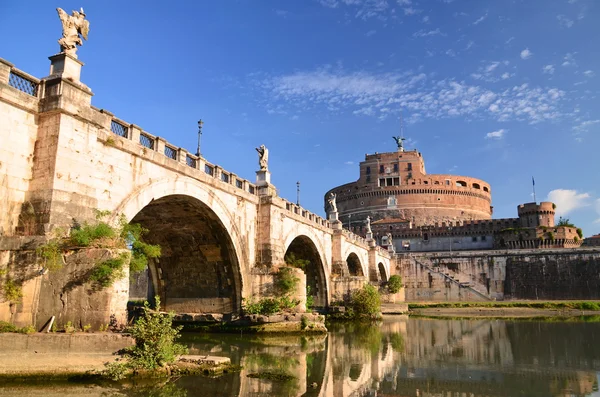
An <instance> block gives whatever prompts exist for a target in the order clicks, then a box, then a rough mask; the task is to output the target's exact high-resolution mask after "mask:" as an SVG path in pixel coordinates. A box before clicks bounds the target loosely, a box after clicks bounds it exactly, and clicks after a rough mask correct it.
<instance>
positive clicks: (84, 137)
mask: <svg viewBox="0 0 600 397" xmlns="http://www.w3.org/2000/svg"><path fill="white" fill-rule="evenodd" d="M50 59H51V63H52V64H51V69H50V75H49V76H48V77H45V78H43V79H38V78H35V77H33V76H31V75H29V74H27V73H25V72H23V71H21V70H19V69H17V68H15V67H14V65H12V64H11V63H9V62H7V61H5V60H2V59H0V115H1V117H2V120H3V122H2V123H1V125H0V138H1V139H2V142H3V145H2V148H0V169H1V170H2V173H1V175H2V176H0V178H2V179H1V180H0V197H2V201H1V203H0V210H1V212H2V214H3V216H2V218H0V253H2V255H1V256H0V267H6V268H8V270H9V272H10V269H11V266H12V267H19V266H23V265H22V264H20V265H19V264H17V263H15V258H17V257H19V255H17V252H23V251H24V250H26V249H29V250H30V251H31V247H32V246H31V241H32V240H31V238H33V237H36V236H38V237H44V236H45V237H48V236H50V235H51V233H52V231H53V230H54V229H56V228H58V227H63V228H69V227H70V226H71V225H72V224H73V222H74V221H75V222H79V223H81V222H85V221H89V220H92V219H93V218H94V210H95V209H99V210H108V211H110V212H111V213H112V214H113V215H112V216H113V220H115V219H116V217H118V216H120V215H121V214H123V215H124V216H125V217H126V219H127V221H130V222H136V223H140V224H141V225H142V226H144V227H145V228H147V229H148V230H149V233H148V237H147V240H149V241H148V242H149V243H153V244H159V245H160V246H161V248H162V255H161V257H160V259H159V260H156V261H155V262H153V263H152V264H151V266H150V267H149V268H150V272H149V274H150V280H151V282H150V285H151V288H150V289H151V290H152V292H153V293H156V294H158V295H159V296H160V297H161V299H162V301H163V303H164V304H165V305H166V308H167V309H172V310H175V311H176V312H187V313H190V312H191V313H200V312H211V313H237V312H239V311H240V309H241V304H242V299H243V298H251V297H260V296H262V295H264V288H262V284H264V282H265V281H264V275H265V274H269V273H270V272H271V273H272V270H273V269H276V268H277V267H279V266H282V265H284V258H285V256H286V255H288V254H290V253H294V254H295V255H296V257H299V258H302V259H307V260H309V261H310V265H309V266H308V267H307V268H306V269H305V273H306V283H307V285H309V286H310V287H311V289H310V290H311V291H312V294H313V295H314V297H313V298H314V301H315V306H318V307H327V306H328V305H329V304H330V302H332V301H333V300H335V299H337V297H341V295H343V294H345V293H347V292H348V291H349V290H350V289H352V288H356V287H357V286H359V285H362V284H364V283H367V282H378V281H380V280H387V279H388V277H389V276H390V254H389V253H388V252H387V251H386V250H384V249H383V248H381V247H378V246H376V244H375V242H374V241H373V240H365V239H364V238H362V237H360V236H357V235H355V234H353V233H350V232H349V231H347V230H344V229H342V226H341V223H340V222H338V221H335V220H332V221H329V220H327V219H324V218H322V217H320V216H319V215H316V214H314V213H311V212H310V211H308V210H306V209H304V208H302V207H300V206H298V205H296V204H295V203H293V202H290V201H288V200H286V199H284V198H282V197H279V196H278V195H277V193H276V189H275V188H274V186H273V185H271V184H270V182H269V175H268V171H267V173H266V174H265V172H262V174H261V171H258V172H257V175H258V176H259V178H258V179H259V181H258V183H254V182H251V181H249V180H247V179H244V178H242V177H240V176H238V175H237V174H236V173H234V172H230V171H227V170H225V169H223V168H222V167H220V166H218V165H217V164H214V163H211V162H209V161H208V160H207V159H205V158H203V157H202V156H196V155H194V154H192V153H190V152H188V151H187V150H185V149H184V148H180V147H176V146H174V145H172V144H170V143H169V142H166V141H165V140H164V139H163V138H160V137H158V136H155V135H152V134H150V133H149V132H147V131H144V130H142V129H141V128H140V127H138V126H137V125H135V124H133V123H130V122H127V121H124V119H121V118H118V117H116V116H115V115H114V114H113V113H111V112H109V111H107V110H104V109H98V108H96V107H94V106H93V105H92V103H91V99H92V95H93V94H92V91H91V90H90V89H89V88H88V87H87V86H86V85H84V84H83V83H82V82H81V81H80V79H79V77H80V70H81V66H82V63H81V62H80V61H79V60H77V59H75V58H74V57H72V56H70V55H67V54H58V55H55V56H52V57H50ZM27 238H29V239H27ZM26 242H27V244H29V245H27V246H26V244H25V243H26ZM22 256H23V255H21V257H22ZM30 262H31V265H32V266H33V262H35V261H33V260H31V258H30ZM37 266H39V263H38V264H37ZM43 277H48V276H47V275H43V276H40V277H34V281H32V280H31V279H28V280H25V281H24V282H25V284H24V287H27V286H29V285H30V284H31V283H32V282H34V284H35V282H37V283H42V284H43ZM38 287H39V285H38V286H37V287H35V286H31V287H30V288H25V289H24V292H25V295H26V296H25V297H24V299H23V301H24V302H26V303H24V304H23V305H22V306H27V305H28V304H29V305H30V306H32V308H29V309H25V308H23V310H25V311H26V310H30V311H32V312H34V311H35V306H36V302H35V298H28V297H27V294H28V293H29V291H34V290H35V288H38ZM122 288H125V287H122ZM121 292H122V291H121ZM32 294H33V292H32ZM27 302H29V303H27ZM3 305H4V306H5V307H4V309H2V306H3ZM7 307H8V306H7V303H6V302H4V303H3V302H2V301H1V300H0V319H2V317H3V316H2V315H1V313H2V312H6V311H7V310H8V309H7ZM11 310H12V311H13V312H14V308H13V309H11ZM17 311H18V310H17ZM13 314H14V313H13ZM33 316H34V317H35V315H33ZM4 317H6V315H5V316H4Z"/></svg>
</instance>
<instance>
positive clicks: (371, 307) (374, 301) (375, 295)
mask: <svg viewBox="0 0 600 397" xmlns="http://www.w3.org/2000/svg"><path fill="white" fill-rule="evenodd" d="M350 306H351V308H352V310H353V312H354V316H355V317H377V316H378V315H379V313H380V312H381V297H380V296H379V292H378V291H377V289H376V288H375V287H373V286H372V285H371V284H365V286H364V287H363V288H362V289H359V290H357V291H354V292H353V293H352V297H351V301H350Z"/></svg>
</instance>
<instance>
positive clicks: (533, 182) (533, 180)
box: [531, 177, 537, 203]
mask: <svg viewBox="0 0 600 397" xmlns="http://www.w3.org/2000/svg"><path fill="white" fill-rule="evenodd" d="M531 183H532V184H533V202H534V203H537V200H536V198H535V179H534V178H533V177H531Z"/></svg>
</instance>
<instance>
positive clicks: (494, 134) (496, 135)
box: [485, 129, 506, 139]
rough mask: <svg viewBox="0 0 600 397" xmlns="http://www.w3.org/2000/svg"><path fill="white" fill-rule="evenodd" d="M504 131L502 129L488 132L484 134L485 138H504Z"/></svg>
mask: <svg viewBox="0 0 600 397" xmlns="http://www.w3.org/2000/svg"><path fill="white" fill-rule="evenodd" d="M505 132H506V131H505V130H504V129H500V130H498V131H492V132H488V133H487V134H485V139H502V138H504V133H505Z"/></svg>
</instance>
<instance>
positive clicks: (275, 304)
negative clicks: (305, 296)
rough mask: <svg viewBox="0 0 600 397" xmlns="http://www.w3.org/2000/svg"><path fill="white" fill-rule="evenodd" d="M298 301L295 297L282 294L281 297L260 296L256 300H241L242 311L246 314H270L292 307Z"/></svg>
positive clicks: (296, 304)
mask: <svg viewBox="0 0 600 397" xmlns="http://www.w3.org/2000/svg"><path fill="white" fill-rule="evenodd" d="M299 303H300V301H298V300H297V299H291V298H290V297H288V296H282V297H281V298H262V299H260V300H258V301H256V302H255V301H254V300H250V301H246V300H244V301H243V307H244V312H246V314H262V315H267V316H268V315H271V314H275V313H278V312H281V311H283V310H289V309H293V308H295V307H296V306H298V304H299Z"/></svg>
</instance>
